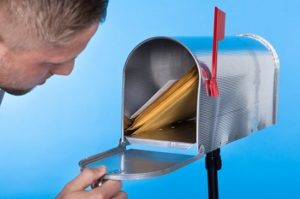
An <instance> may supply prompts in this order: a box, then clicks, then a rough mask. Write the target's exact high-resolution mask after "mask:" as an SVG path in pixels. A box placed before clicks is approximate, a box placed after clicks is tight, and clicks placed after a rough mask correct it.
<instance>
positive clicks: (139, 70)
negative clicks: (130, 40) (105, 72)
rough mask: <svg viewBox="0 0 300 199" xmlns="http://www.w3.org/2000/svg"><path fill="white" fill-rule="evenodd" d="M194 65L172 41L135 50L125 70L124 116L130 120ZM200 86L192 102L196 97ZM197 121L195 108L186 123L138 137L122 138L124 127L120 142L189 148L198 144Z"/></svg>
mask: <svg viewBox="0 0 300 199" xmlns="http://www.w3.org/2000/svg"><path fill="white" fill-rule="evenodd" d="M197 65H198V63H197V61H196V59H195V58H194V57H193V55H192V53H191V52H189V50H188V49H186V48H185V47H184V46H183V45H182V44H180V43H178V42H177V41H175V40H172V39H165V38H155V39H153V38H152V39H150V40H146V41H145V42H143V43H142V44H140V45H139V46H137V47H136V48H135V49H134V50H133V51H132V53H131V54H130V56H129V58H128V59H127V62H126V64H125V67H124V88H123V91H124V93H123V97H124V101H123V102H124V103H123V113H124V115H125V116H127V117H130V116H131V115H132V114H134V113H135V112H136V111H137V110H138V109H139V108H140V107H141V106H143V105H144V104H145V103H146V102H147V101H148V100H149V99H150V98H151V97H152V96H153V95H154V94H155V93H156V92H157V91H159V90H160V89H161V88H162V87H163V86H164V85H165V84H166V83H167V82H168V81H169V80H178V79H179V78H180V77H182V76H183V75H184V74H185V73H187V72H188V71H189V70H190V69H191V68H192V67H194V66H196V67H197ZM198 74H199V72H198ZM200 83H201V81H200V80H199V81H198V89H197V90H198V94H197V96H195V98H198V97H199V88H200ZM195 100H196V101H197V102H198V99H195ZM197 117H198V115H197V108H196V109H195V114H194V116H193V117H191V118H190V119H189V120H185V121H180V122H179V123H176V124H172V125H169V126H166V127H164V128H160V129H155V130H151V131H148V132H143V133H141V134H138V135H125V131H124V124H123V133H122V139H123V140H124V139H126V140H127V141H129V142H130V144H135V143H139V144H146V145H155V146H167V147H170V146H172V147H175V148H189V147H191V146H192V145H194V144H196V143H197V122H196V121H197Z"/></svg>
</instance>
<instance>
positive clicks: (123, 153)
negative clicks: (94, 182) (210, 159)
mask: <svg viewBox="0 0 300 199" xmlns="http://www.w3.org/2000/svg"><path fill="white" fill-rule="evenodd" d="M200 157H202V154H199V155H197V156H191V155H182V154H173V153H165V152H156V151H146V150H139V149H126V147H123V146H119V147H117V148H114V149H112V150H109V151H106V152H104V153H100V154H97V155H94V156H92V157H88V158H87V159H85V160H82V161H80V162H79V165H80V166H81V167H82V168H95V167H99V166H103V165H105V166H106V167H107V175H106V176H105V177H104V179H111V180H133V179H143V178H149V177H155V176H160V175H163V174H166V173H169V172H172V171H174V170H176V169H178V168H180V167H183V166H184V165H187V164H189V163H191V162H193V161H195V160H197V159H199V158H200Z"/></svg>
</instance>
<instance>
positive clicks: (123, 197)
mask: <svg viewBox="0 0 300 199" xmlns="http://www.w3.org/2000/svg"><path fill="white" fill-rule="evenodd" d="M111 199H127V193H125V192H123V191H120V192H119V193H117V195H115V196H113V197H112V198H111Z"/></svg>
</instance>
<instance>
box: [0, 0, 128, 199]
mask: <svg viewBox="0 0 300 199" xmlns="http://www.w3.org/2000/svg"><path fill="white" fill-rule="evenodd" d="M107 4H108V0H38V1H37V0H0V26H1V27H0V88H1V89H2V90H3V91H5V92H7V93H10V94H13V95H23V94H26V93H27V92H29V91H30V90H32V89H33V88H34V87H35V86H37V85H41V84H43V83H45V81H46V80H47V79H48V78H49V77H51V76H52V75H69V74H70V73H71V72H72V69H73V66H74V62H75V58H76V57H77V56H78V55H79V53H81V52H82V51H83V50H84V48H85V47H86V45H87V43H88V42H89V40H90V39H91V37H92V36H93V35H94V33H95V32H96V30H97V28H98V26H99V23H100V22H102V21H104V19H105V15H106V7H107ZM3 91H1V90H0V102H1V99H2V97H3ZM104 174H105V167H101V168H96V169H84V170H83V171H82V172H81V173H80V175H79V176H78V177H76V178H75V179H74V180H72V181H71V182H70V183H68V184H67V185H66V186H65V188H64V189H63V190H62V192H61V193H60V194H59V195H58V196H57V198H58V199H69V198H72V199H80V198H84V199H88V198H91V199H92V198H114V199H121V198H126V197H127V196H126V194H125V193H124V192H122V191H120V190H121V182H119V181H111V180H109V181H106V182H105V183H104V184H103V185H102V186H101V187H98V188H95V189H93V190H89V191H87V190H85V188H86V187H88V186H89V185H91V184H92V183H93V182H94V181H95V180H97V179H98V178H100V177H101V176H103V175H104Z"/></svg>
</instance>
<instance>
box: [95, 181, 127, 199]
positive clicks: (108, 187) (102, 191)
mask: <svg viewBox="0 0 300 199" xmlns="http://www.w3.org/2000/svg"><path fill="white" fill-rule="evenodd" d="M121 188H122V183H121V181H115V180H108V181H106V182H105V183H103V184H102V186H101V187H97V188H95V189H93V190H92V194H95V195H101V196H102V197H103V198H111V197H113V196H115V195H116V194H117V193H118V192H120V190H121Z"/></svg>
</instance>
